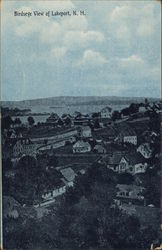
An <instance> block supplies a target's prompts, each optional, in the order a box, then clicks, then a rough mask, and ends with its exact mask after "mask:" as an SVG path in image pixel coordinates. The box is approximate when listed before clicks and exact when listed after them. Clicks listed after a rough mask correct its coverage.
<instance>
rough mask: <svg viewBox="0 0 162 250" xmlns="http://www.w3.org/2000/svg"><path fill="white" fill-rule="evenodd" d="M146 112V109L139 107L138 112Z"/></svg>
mask: <svg viewBox="0 0 162 250" xmlns="http://www.w3.org/2000/svg"><path fill="white" fill-rule="evenodd" d="M146 111H147V109H146V107H145V106H140V107H139V112H141V113H144V112H146Z"/></svg>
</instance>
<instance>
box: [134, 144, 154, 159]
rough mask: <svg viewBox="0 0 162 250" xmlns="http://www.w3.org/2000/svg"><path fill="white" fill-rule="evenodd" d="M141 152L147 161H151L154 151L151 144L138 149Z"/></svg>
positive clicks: (142, 145)
mask: <svg viewBox="0 0 162 250" xmlns="http://www.w3.org/2000/svg"><path fill="white" fill-rule="evenodd" d="M137 152H139V153H140V154H141V155H142V156H143V157H144V158H145V159H149V158H151V156H152V150H151V148H150V144H149V143H143V144H141V145H140V146H139V147H138V148H137Z"/></svg>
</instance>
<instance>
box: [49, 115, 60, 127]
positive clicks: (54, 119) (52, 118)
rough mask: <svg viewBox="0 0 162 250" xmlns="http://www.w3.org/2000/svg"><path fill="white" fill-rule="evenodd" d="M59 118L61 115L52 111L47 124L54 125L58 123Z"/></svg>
mask: <svg viewBox="0 0 162 250" xmlns="http://www.w3.org/2000/svg"><path fill="white" fill-rule="evenodd" d="M58 120H59V116H58V115H57V114H56V113H52V114H51V115H50V116H49V117H48V118H47V119H46V123H47V124H52V125H57V123H58Z"/></svg>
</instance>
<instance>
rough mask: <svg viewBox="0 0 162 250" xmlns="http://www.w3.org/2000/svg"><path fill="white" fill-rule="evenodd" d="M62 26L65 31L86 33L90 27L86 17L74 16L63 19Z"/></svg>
mask: <svg viewBox="0 0 162 250" xmlns="http://www.w3.org/2000/svg"><path fill="white" fill-rule="evenodd" d="M61 26H62V27H63V28H64V30H76V31H78V30H79V31H80V30H82V31H84V30H86V29H87V27H88V22H87V19H86V18H85V16H73V17H68V18H65V19H63V21H62V22H61Z"/></svg>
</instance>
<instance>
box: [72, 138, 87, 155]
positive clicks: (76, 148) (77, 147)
mask: <svg viewBox="0 0 162 250" xmlns="http://www.w3.org/2000/svg"><path fill="white" fill-rule="evenodd" d="M90 151H91V145H90V144H89V143H88V142H85V141H83V140H79V141H77V142H76V143H75V144H74V145H73V153H86V152H90Z"/></svg>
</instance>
